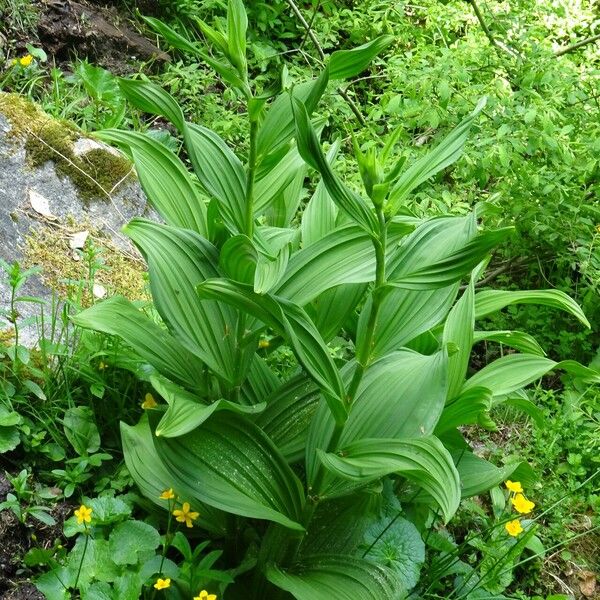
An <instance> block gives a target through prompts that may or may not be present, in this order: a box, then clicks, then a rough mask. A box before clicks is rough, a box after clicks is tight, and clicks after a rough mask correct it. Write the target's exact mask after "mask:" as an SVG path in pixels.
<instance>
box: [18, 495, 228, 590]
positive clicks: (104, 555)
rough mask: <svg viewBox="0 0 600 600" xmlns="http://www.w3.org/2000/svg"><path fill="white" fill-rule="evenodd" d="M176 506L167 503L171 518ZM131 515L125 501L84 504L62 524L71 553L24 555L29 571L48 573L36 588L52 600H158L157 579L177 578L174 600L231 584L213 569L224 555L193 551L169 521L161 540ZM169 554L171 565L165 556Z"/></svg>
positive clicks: (57, 549) (61, 550) (204, 548)
mask: <svg viewBox="0 0 600 600" xmlns="http://www.w3.org/2000/svg"><path fill="white" fill-rule="evenodd" d="M163 504H164V505H165V506H167V503H164V502H163ZM175 506H179V503H178V502H175V501H174V502H170V501H169V502H168V507H169V509H170V512H171V510H172V509H173V508H174V507H175ZM132 510H133V508H132V504H131V500H130V498H128V497H127V496H114V497H112V496H108V495H104V496H100V497H97V498H92V499H87V498H84V503H83V504H82V505H81V506H80V507H79V508H78V509H77V510H76V511H75V514H74V515H73V516H71V517H70V518H69V519H67V520H66V521H65V523H64V528H63V530H64V535H65V537H66V538H68V539H74V544H73V545H72V547H71V549H70V550H68V551H67V550H66V549H65V548H64V547H63V546H62V545H57V546H55V547H54V548H52V549H51V550H50V551H48V552H43V551H41V550H40V549H39V548H35V549H33V550H31V551H30V552H29V553H28V554H27V555H26V557H25V562H26V564H28V565H29V566H43V567H46V572H45V573H43V574H42V575H40V576H39V577H37V578H36V585H37V587H38V588H39V589H40V590H41V591H42V592H43V593H44V594H45V596H46V597H47V598H48V599H49V600H63V599H65V598H69V597H71V594H73V593H78V594H80V595H81V597H82V598H96V597H100V598H111V599H114V600H117V599H119V600H137V599H139V598H144V599H150V598H155V597H156V589H155V587H156V586H155V585H154V584H155V583H156V582H157V580H158V579H162V580H166V579H168V580H171V579H172V580H175V578H177V580H178V582H179V586H180V587H179V590H178V595H177V596H176V597H177V598H191V597H192V596H193V595H195V594H196V593H197V591H198V590H201V589H203V588H206V587H208V588H211V589H212V588H214V587H215V586H217V585H219V584H218V582H229V581H231V576H230V575H229V574H228V573H225V572H222V571H219V570H216V569H213V568H212V567H213V565H214V563H215V561H216V560H218V558H219V557H220V555H221V552H220V551H218V550H214V551H207V549H208V547H209V544H210V543H209V542H202V543H200V544H198V545H197V546H196V547H195V548H194V549H192V547H191V545H190V543H189V541H188V540H187V539H186V537H185V536H184V535H183V534H182V533H181V531H179V530H178V528H177V527H174V526H172V522H173V521H172V520H171V518H169V521H168V524H167V530H166V533H165V535H164V536H161V535H160V534H159V532H158V530H157V528H156V527H154V526H152V525H150V524H149V523H146V522H144V521H140V520H137V519H135V518H134V517H133V516H132ZM161 548H162V550H161ZM169 550H171V557H172V559H173V560H172V559H171V558H168V557H167V556H166V552H167V551H169ZM159 576H160V577H159ZM173 587H174V586H173Z"/></svg>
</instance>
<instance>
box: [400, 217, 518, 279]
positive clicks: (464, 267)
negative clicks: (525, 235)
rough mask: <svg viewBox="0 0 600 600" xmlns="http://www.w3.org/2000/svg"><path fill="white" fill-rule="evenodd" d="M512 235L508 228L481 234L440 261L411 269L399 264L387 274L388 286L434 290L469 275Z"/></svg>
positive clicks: (510, 228) (510, 229)
mask: <svg viewBox="0 0 600 600" xmlns="http://www.w3.org/2000/svg"><path fill="white" fill-rule="evenodd" d="M513 231H514V229H513V228H512V227H505V228H503V229H496V230H492V231H483V232H481V233H479V234H478V235H477V236H476V237H475V238H474V239H473V240H471V241H469V242H467V243H466V244H465V245H464V246H463V247H462V248H460V249H459V250H456V251H454V252H452V253H450V254H448V255H447V256H446V257H445V258H444V259H442V260H439V261H435V262H430V263H429V264H423V265H419V266H418V267H416V268H414V269H411V268H409V267H408V266H407V265H405V264H404V263H402V262H400V264H399V265H398V267H397V268H396V269H395V270H394V271H393V272H391V273H390V274H389V285H392V286H395V287H401V288H405V289H416V290H422V289H425V290H426V289H435V288H439V287H444V286H447V285H450V284H452V283H454V282H456V281H458V280H460V279H461V278H462V277H464V276H465V275H467V274H468V273H470V272H471V271H472V270H473V269H474V268H475V267H476V266H477V265H478V264H479V263H480V262H481V261H482V260H483V259H484V258H485V257H486V256H487V255H488V254H489V252H490V251H491V250H492V249H493V248H495V247H496V246H498V245H499V244H500V243H501V242H503V241H505V240H506V239H507V238H508V236H509V235H510V234H511V233H512V232H513Z"/></svg>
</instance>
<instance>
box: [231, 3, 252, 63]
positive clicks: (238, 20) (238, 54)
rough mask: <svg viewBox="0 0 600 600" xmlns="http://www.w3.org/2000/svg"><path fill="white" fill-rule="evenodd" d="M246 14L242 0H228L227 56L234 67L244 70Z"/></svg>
mask: <svg viewBox="0 0 600 600" xmlns="http://www.w3.org/2000/svg"><path fill="white" fill-rule="evenodd" d="M247 29H248V16H247V15H246V9H245V8H244V4H243V2H242V0H229V2H228V4H227V41H228V46H229V57H230V60H231V62H232V63H233V65H234V66H235V68H236V69H237V70H238V71H239V72H240V74H244V73H245V72H246V69H247V67H246V30H247Z"/></svg>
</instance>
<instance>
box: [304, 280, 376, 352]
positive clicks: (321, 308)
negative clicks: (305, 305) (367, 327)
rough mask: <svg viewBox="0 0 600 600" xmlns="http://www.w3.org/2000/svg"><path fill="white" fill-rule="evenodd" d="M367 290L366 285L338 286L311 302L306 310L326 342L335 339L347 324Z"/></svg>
mask: <svg viewBox="0 0 600 600" xmlns="http://www.w3.org/2000/svg"><path fill="white" fill-rule="evenodd" d="M367 288H368V286H367V284H360V283H358V284H356V283H354V284H344V285H338V286H337V287H334V288H331V289H329V290H326V291H325V292H323V293H322V294H321V295H320V296H319V297H318V298H316V299H315V300H313V302H312V304H311V306H310V308H309V309H307V310H309V314H310V315H311V317H312V320H313V322H314V324H315V326H316V328H317V329H318V330H319V332H320V333H321V335H322V336H323V339H324V340H325V341H326V342H329V341H330V340H331V339H332V338H333V337H335V336H336V335H337V334H338V333H339V332H340V329H341V328H342V327H343V326H344V325H345V324H346V323H348V321H349V320H350V319H351V317H352V315H353V313H354V310H355V309H356V307H357V306H358V305H359V304H360V302H361V300H362V298H363V297H364V295H365V292H366V291H367Z"/></svg>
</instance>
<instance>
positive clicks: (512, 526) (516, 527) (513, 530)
mask: <svg viewBox="0 0 600 600" xmlns="http://www.w3.org/2000/svg"><path fill="white" fill-rule="evenodd" d="M504 528H505V529H506V531H508V533H509V534H510V535H512V536H517V535H519V534H520V533H523V527H521V521H519V519H515V520H514V521H509V522H508V523H507V524H506V525H505V526H504Z"/></svg>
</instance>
